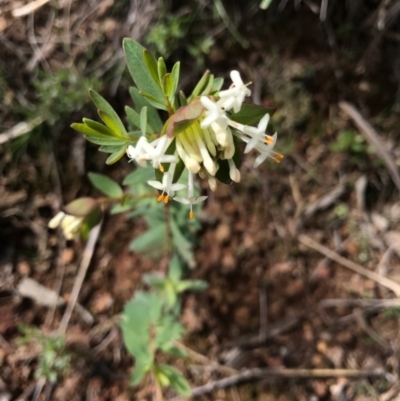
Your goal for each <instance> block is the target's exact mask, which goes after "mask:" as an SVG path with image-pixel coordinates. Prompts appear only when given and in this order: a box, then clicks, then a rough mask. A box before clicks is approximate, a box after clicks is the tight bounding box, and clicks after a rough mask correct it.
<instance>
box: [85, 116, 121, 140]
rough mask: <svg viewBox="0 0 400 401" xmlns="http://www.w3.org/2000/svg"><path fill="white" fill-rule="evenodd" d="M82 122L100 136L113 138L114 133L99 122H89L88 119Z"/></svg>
mask: <svg viewBox="0 0 400 401" xmlns="http://www.w3.org/2000/svg"><path fill="white" fill-rule="evenodd" d="M82 120H83V122H84V123H85V124H86V125H87V126H88V127H90V128H92V129H94V130H95V131H97V132H99V133H100V134H103V135H109V136H114V132H113V131H112V130H111V129H110V128H108V127H106V126H105V125H103V124H101V123H99V122H97V121H94V120H91V119H90V118H83V119H82Z"/></svg>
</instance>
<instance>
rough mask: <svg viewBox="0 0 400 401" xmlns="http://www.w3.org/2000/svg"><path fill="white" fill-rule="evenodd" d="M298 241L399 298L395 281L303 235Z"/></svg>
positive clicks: (399, 285) (399, 291)
mask: <svg viewBox="0 0 400 401" xmlns="http://www.w3.org/2000/svg"><path fill="white" fill-rule="evenodd" d="M298 240H299V242H301V243H302V244H303V245H305V246H308V247H309V248H311V249H314V250H315V251H317V252H319V253H321V254H322V255H325V256H326V257H327V258H329V259H332V260H333V261H335V262H336V263H339V264H340V265H342V266H344V267H347V268H348V269H350V270H352V271H353V272H355V273H357V274H360V275H361V276H364V277H367V278H369V279H370V280H373V281H375V282H377V283H378V284H380V285H382V286H384V287H386V288H388V289H389V290H391V291H393V292H394V293H395V294H396V296H397V297H400V284H398V283H396V282H395V281H393V280H390V279H388V278H386V277H384V276H381V275H380V274H377V273H375V272H373V271H370V270H367V269H366V268H365V267H363V266H361V265H359V264H357V263H355V262H352V261H351V260H348V259H346V258H344V257H343V256H340V255H339V254H338V253H336V252H335V251H332V250H330V249H329V248H327V247H325V246H323V245H321V244H319V243H318V242H316V241H314V240H313V239H311V238H310V237H307V236H306V235H304V234H300V235H299V236H298Z"/></svg>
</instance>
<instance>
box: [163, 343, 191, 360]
mask: <svg viewBox="0 0 400 401" xmlns="http://www.w3.org/2000/svg"><path fill="white" fill-rule="evenodd" d="M161 350H163V351H164V352H166V353H167V354H170V355H172V356H174V357H175V358H186V357H187V353H186V352H185V351H184V350H183V349H182V348H179V347H177V346H175V345H172V344H164V345H163V346H162V347H161Z"/></svg>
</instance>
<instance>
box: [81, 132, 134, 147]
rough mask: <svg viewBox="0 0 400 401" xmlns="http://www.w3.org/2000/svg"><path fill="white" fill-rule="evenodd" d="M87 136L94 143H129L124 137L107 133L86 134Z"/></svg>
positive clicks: (109, 144) (112, 144)
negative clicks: (106, 134) (111, 135)
mask: <svg viewBox="0 0 400 401" xmlns="http://www.w3.org/2000/svg"><path fill="white" fill-rule="evenodd" d="M85 138H86V139H87V140H88V141H89V142H92V143H95V144H96V145H101V146H117V145H119V146H123V145H128V144H129V142H127V141H126V140H125V139H123V138H116V137H109V136H105V135H100V134H98V135H85Z"/></svg>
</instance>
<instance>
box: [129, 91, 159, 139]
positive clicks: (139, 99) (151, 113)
mask: <svg viewBox="0 0 400 401" xmlns="http://www.w3.org/2000/svg"><path fill="white" fill-rule="evenodd" d="M129 93H130V95H131V97H132V100H133V102H134V103H135V108H136V111H137V112H138V111H140V110H142V108H143V107H147V119H148V124H149V125H150V127H151V128H152V130H153V131H155V132H160V131H161V129H162V126H163V122H162V120H161V118H160V116H159V114H158V111H157V109H156V108H154V107H153V106H152V105H151V104H150V103H149V102H148V101H147V100H146V98H144V97H143V96H142V95H140V94H139V91H138V89H137V88H133V87H132V88H130V89H129ZM138 114H139V113H138ZM138 127H139V126H138Z"/></svg>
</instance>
